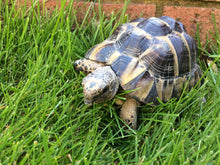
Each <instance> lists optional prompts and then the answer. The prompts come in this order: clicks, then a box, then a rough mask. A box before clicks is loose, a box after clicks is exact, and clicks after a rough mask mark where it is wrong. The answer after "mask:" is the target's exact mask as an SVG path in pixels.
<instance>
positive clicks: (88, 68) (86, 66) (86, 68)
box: [74, 59, 104, 75]
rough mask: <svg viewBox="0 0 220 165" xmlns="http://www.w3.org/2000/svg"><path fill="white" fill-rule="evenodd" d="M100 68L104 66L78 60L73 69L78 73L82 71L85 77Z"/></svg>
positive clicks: (98, 63) (99, 63)
mask: <svg viewBox="0 0 220 165" xmlns="http://www.w3.org/2000/svg"><path fill="white" fill-rule="evenodd" d="M102 66H104V64H103V63H101V62H96V61H91V60H87V59H79V60H77V61H75V62H74V67H75V69H76V70H78V71H82V72H83V73H84V74H86V75H87V74H89V73H91V72H93V71H94V70H96V69H97V68H99V67H102Z"/></svg>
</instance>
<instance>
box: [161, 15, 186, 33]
mask: <svg viewBox="0 0 220 165" xmlns="http://www.w3.org/2000/svg"><path fill="white" fill-rule="evenodd" d="M160 19H161V20H163V21H165V22H166V23H168V24H169V26H170V28H171V29H172V30H174V31H177V32H179V33H182V32H186V29H185V27H184V25H183V24H182V23H181V22H179V21H177V20H175V19H173V18H170V17H167V16H162V17H160Z"/></svg>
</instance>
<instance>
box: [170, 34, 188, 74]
mask: <svg viewBox="0 0 220 165" xmlns="http://www.w3.org/2000/svg"><path fill="white" fill-rule="evenodd" d="M168 38H169V40H170V41H171V43H172V46H173V48H174V49H175V55H176V56H177V57H176V58H177V60H178V64H176V65H177V66H178V73H179V75H180V76H181V75H184V74H186V73H189V72H190V67H189V66H190V65H191V64H190V60H191V57H190V52H189V50H188V48H187V45H186V43H185V42H184V41H183V40H182V39H181V37H180V36H178V35H170V36H168Z"/></svg>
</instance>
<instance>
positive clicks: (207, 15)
mask: <svg viewBox="0 0 220 165" xmlns="http://www.w3.org/2000/svg"><path fill="white" fill-rule="evenodd" d="M26 1H27V5H30V2H31V0H26ZM20 2H21V3H24V0H23V1H20ZM40 2H43V0H40ZM123 2H124V1H123V0H101V5H102V10H103V12H105V13H106V14H107V15H108V14H110V13H111V12H113V11H115V12H117V11H119V10H120V9H121V8H122V7H123V5H124V4H123ZM44 3H45V6H46V8H47V9H48V10H51V9H53V8H55V6H56V5H57V4H58V6H60V3H59V1H57V0H47V1H44ZM90 3H93V2H86V1H85V2H82V1H80V2H75V3H74V7H75V9H80V10H79V13H78V17H79V18H80V17H83V16H84V14H85V12H86V10H87V9H88V7H89V5H90ZM94 5H95V8H96V9H97V8H98V4H97V3H95V4H94ZM126 14H127V15H129V16H130V17H132V18H136V17H139V16H140V15H142V17H145V18H147V17H152V16H156V17H159V16H162V15H166V16H170V17H173V18H175V19H178V20H179V21H181V22H182V23H183V24H184V25H185V27H186V29H187V31H188V33H189V34H190V35H192V36H193V37H195V35H196V31H197V24H198V25H199V27H200V30H199V32H200V33H199V34H200V38H201V41H202V42H203V43H206V38H207V36H208V38H209V39H210V38H212V36H211V34H210V31H212V32H214V26H213V18H212V14H214V15H215V20H216V23H217V27H220V0H200V1H198V0H147V1H145V0H133V1H131V3H130V4H129V5H128V8H127V11H126Z"/></svg>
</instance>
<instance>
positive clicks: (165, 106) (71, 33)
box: [0, 0, 220, 165]
mask: <svg viewBox="0 0 220 165" xmlns="http://www.w3.org/2000/svg"><path fill="white" fill-rule="evenodd" d="M64 4H65V1H63V3H62V5H61V9H60V10H57V9H55V10H54V11H53V12H47V11H45V10H42V8H41V7H40V6H39V4H38V3H33V4H32V7H30V8H25V7H23V8H17V7H16V5H15V4H14V2H13V1H11V3H9V2H8V1H7V0H6V1H4V2H2V1H0V12H1V20H0V153H1V154H0V164H80V165H81V164H209V165H212V164H220V113H219V112H220V74H219V72H218V71H214V70H212V68H211V66H210V67H207V66H206V65H205V63H204V62H203V61H200V60H199V58H198V63H199V65H200V66H201V68H202V70H203V71H204V79H205V83H204V84H203V85H202V86H201V87H199V88H194V89H192V90H191V91H185V92H184V93H183V94H182V96H181V98H180V99H179V100H176V99H172V100H170V101H169V102H168V103H161V104H160V105H158V106H150V105H142V106H141V107H140V113H139V119H138V120H139V121H138V129H137V130H136V131H134V130H127V131H126V130H123V122H122V121H121V120H120V118H119V116H118V112H119V109H120V107H118V106H116V105H114V104H113V102H114V100H112V101H108V102H106V103H102V104H95V105H93V106H92V107H88V106H87V105H85V104H84V102H83V91H82V86H81V82H82V78H83V77H84V75H83V74H82V73H77V72H76V71H75V70H74V67H73V63H74V61H75V60H77V59H79V58H83V56H84V54H85V53H86V52H87V51H88V50H89V48H90V47H91V46H93V45H95V44H97V43H99V42H101V41H103V40H104V39H105V38H107V37H109V36H110V35H111V34H112V32H113V30H114V29H115V28H116V27H117V26H119V25H120V24H122V23H125V22H128V21H129V20H130V19H131V18H129V17H128V16H126V15H125V10H126V7H125V8H123V10H122V11H121V12H120V13H112V15H110V16H108V17H107V16H105V15H104V14H103V13H102V11H101V8H99V11H98V12H96V13H94V14H91V11H92V9H93V8H92V7H93V6H90V10H88V12H87V13H86V14H85V16H84V19H82V20H80V21H78V20H77V18H76V12H75V11H74V10H73V9H72V8H71V6H72V5H71V3H70V5H69V6H67V7H66V8H64ZM97 20H98V21H97ZM213 23H214V24H215V21H214V17H213ZM218 28H219V27H216V29H215V32H213V38H214V42H208V44H207V45H205V46H204V45H203V46H202V45H201V44H200V40H199V37H198V36H199V35H197V37H196V38H195V39H196V40H197V42H198V47H199V56H202V55H203V56H204V55H206V56H210V57H212V58H213V59H214V60H215V61H216V62H217V63H218V64H219V54H220V35H219V34H218ZM119 97H121V95H120V94H118V95H117V96H116V97H115V98H119ZM204 98H205V99H206V101H205V102H204Z"/></svg>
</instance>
